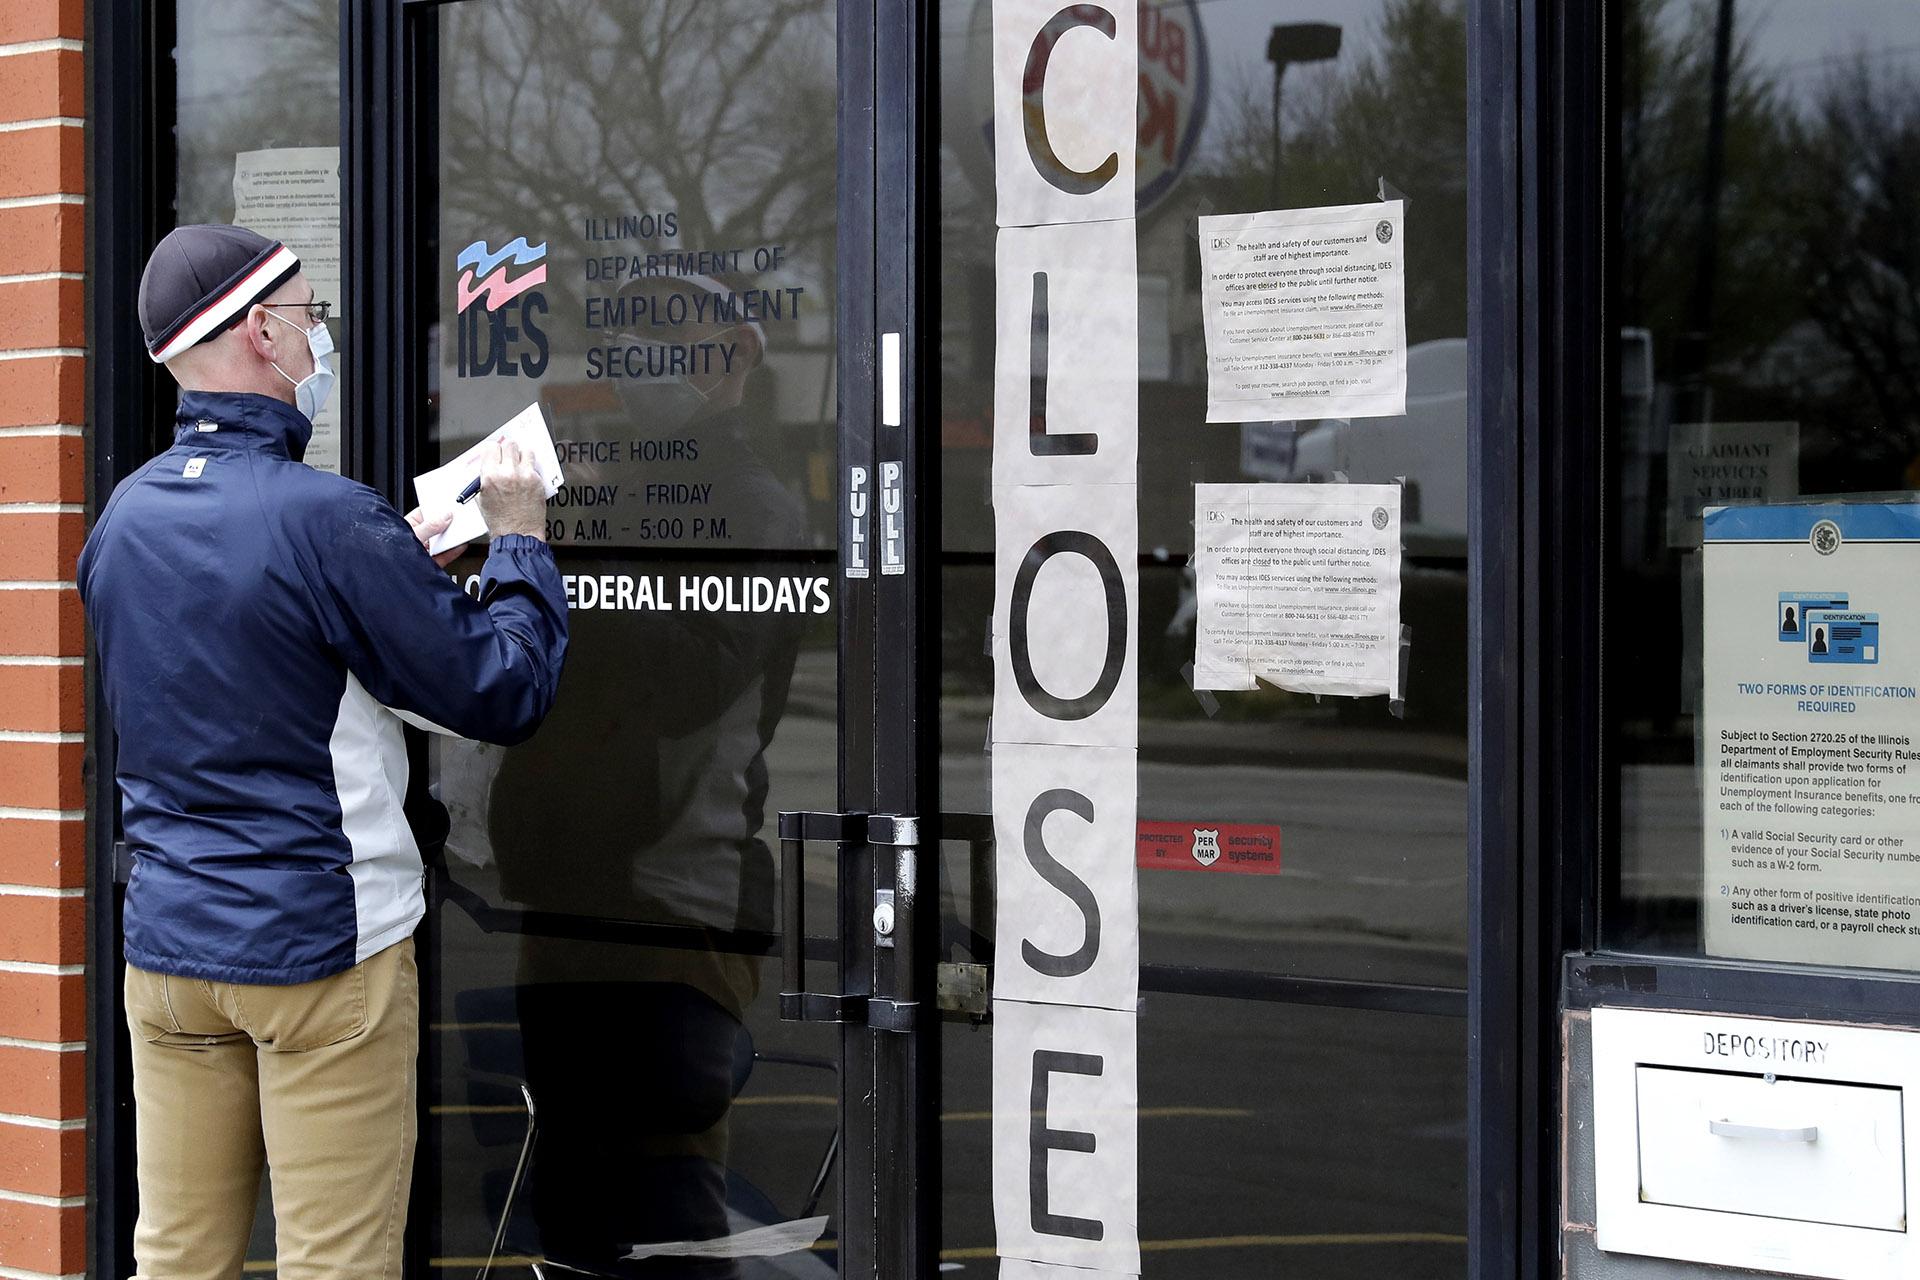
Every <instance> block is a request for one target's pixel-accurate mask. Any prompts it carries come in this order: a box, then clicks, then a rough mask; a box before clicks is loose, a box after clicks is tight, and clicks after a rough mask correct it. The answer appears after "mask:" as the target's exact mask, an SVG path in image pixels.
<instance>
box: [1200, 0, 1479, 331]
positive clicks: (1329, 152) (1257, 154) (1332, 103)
mask: <svg viewBox="0 0 1920 1280" xmlns="http://www.w3.org/2000/svg"><path fill="white" fill-rule="evenodd" d="M1359 34H1360V33H1358V32H1349V33H1348V38H1347V43H1346V49H1345V51H1343V52H1342V53H1341V55H1340V58H1339V59H1338V60H1337V61H1335V62H1332V63H1329V64H1327V65H1326V66H1325V67H1318V66H1314V67H1297V68H1294V69H1293V70H1291V71H1290V72H1289V73H1288V75H1287V81H1286V120H1285V122H1284V124H1283V126H1282V131H1283V134H1284V141H1285V147H1284V158H1283V160H1282V163H1281V175H1280V188H1281V191H1282V192H1283V193H1284V194H1283V196H1282V203H1283V204H1285V205H1286V206H1288V207H1292V208H1305V207H1310V206H1313V205H1323V204H1352V203H1356V202H1359V201H1364V200H1369V199H1371V198H1373V196H1374V194H1375V192H1376V191H1377V190H1378V185H1379V180H1380V179H1381V178H1383V177H1384V178H1385V179H1386V180H1387V181H1388V182H1389V183H1390V184H1392V185H1393V186H1395V187H1397V188H1398V189H1399V190H1401V191H1402V192H1404V193H1405V194H1406V196H1407V197H1408V199H1409V200H1410V201H1411V206H1410V208H1409V210H1408V212H1407V249H1406V252H1407V270H1406V276H1407V338H1408V340H1409V341H1410V342H1423V341H1425V340H1427V339H1430V338H1440V337H1458V336H1460V335H1461V334H1464V333H1465V332H1466V327H1467V23H1466V8H1465V5H1464V4H1463V3H1462V0H1388V3H1387V5H1386V8H1385V11H1384V13H1383V14H1382V16H1381V18H1380V25H1379V30H1378V32H1377V36H1376V38H1375V39H1374V40H1373V41H1372V42H1371V43H1372V48H1371V49H1369V50H1367V51H1365V52H1361V53H1358V54H1357V55H1356V53H1355V50H1356V48H1358V47H1360V46H1361V44H1362V42H1361V41H1360V40H1358V39H1356V37H1357V36H1358V35H1359ZM1271 77H1272V69H1271V67H1270V66H1269V65H1268V64H1266V63H1264V62H1261V63H1257V64H1253V70H1252V72H1251V73H1250V74H1249V75H1248V76H1247V78H1246V79H1244V80H1242V81H1241V82H1240V83H1239V84H1237V85H1233V86H1230V87H1227V88H1226V89H1225V91H1224V92H1223V95H1222V103H1221V110H1222V113H1223V116H1224V120H1223V125H1222V128H1221V130H1220V133H1219V134H1218V135H1217V140H1216V141H1215V143H1214V145H1213V148H1212V151H1211V154H1209V155H1206V156H1203V157H1202V159H1201V163H1202V164H1203V165H1204V166H1205V167H1206V168H1207V169H1208V170H1209V171H1211V173H1212V174H1213V175H1214V176H1215V178H1216V180H1217V181H1218V182H1220V183H1222V184H1224V189H1225V192H1226V203H1225V204H1224V206H1223V207H1224V208H1230V209H1262V208H1265V207H1266V205H1267V183H1268V178H1269V175H1270V170H1271V168H1272V142H1273V126H1272V119H1271V115H1270V112H1271V110H1272V104H1271V94H1272V92H1273V81H1272V78H1271Z"/></svg>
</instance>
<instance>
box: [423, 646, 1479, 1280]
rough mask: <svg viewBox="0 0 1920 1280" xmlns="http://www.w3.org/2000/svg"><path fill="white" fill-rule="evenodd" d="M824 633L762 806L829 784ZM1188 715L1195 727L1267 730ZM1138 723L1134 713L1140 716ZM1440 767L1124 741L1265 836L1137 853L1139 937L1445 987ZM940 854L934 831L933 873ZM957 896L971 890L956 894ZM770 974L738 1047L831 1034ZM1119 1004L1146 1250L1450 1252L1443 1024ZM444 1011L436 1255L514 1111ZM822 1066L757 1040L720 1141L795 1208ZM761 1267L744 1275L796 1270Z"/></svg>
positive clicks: (971, 1234) (794, 703) (1262, 962)
mask: <svg viewBox="0 0 1920 1280" xmlns="http://www.w3.org/2000/svg"><path fill="white" fill-rule="evenodd" d="M825 657H826V655H824V654H813V653H810V654H807V655H804V656H803V659H802V663H801V668H802V669H801V671H800V672H799V673H797V675H796V680H795V686H794V692H793V697H792V699H791V701H790V706H789V714H788V716H787V717H786V719H785V721H784V722H783V723H782V725H781V727H780V730H779V733H778V735H777V736H776V739H775V742H774V746H773V749H772V753H771V757H770V760H769V766H770V772H771V774H772V776H773V779H774V782H773V790H772V794H771V795H770V797H769V810H770V811H771V810H772V809H775V808H799V807H824V806H826V805H827V804H828V802H829V801H830V799H831V797H832V795H833V791H834V776H833V768H834V758H835V745H834V729H833V722H832V720H831V718H830V716H829V715H828V714H826V713H827V712H828V711H829V709H830V707H831V690H832V685H831V677H830V668H828V667H826V666H824V665H823V664H822V663H821V662H819V661H817V659H824V658H825ZM1208 728H1209V730H1210V731H1211V737H1212V739H1213V740H1214V741H1215V742H1219V741H1221V740H1222V739H1223V738H1224V739H1225V740H1227V741H1229V742H1231V740H1232V739H1233V737H1234V735H1236V734H1249V735H1250V734H1254V733H1260V734H1269V735H1270V734H1271V732H1272V730H1271V727H1270V726H1267V727H1263V726H1245V725H1225V724H1222V725H1212V726H1208ZM946 729H947V732H948V736H949V739H950V741H953V742H956V743H957V742H963V741H971V742H972V743H975V744H978V743H981V742H984V740H985V725H984V722H982V721H975V720H971V719H958V720H956V722H954V723H950V724H948V725H947V726H946ZM1153 731H1154V730H1153V726H1151V725H1147V726H1143V738H1144V737H1145V736H1151V734H1152V733H1153ZM1143 755H1144V753H1143ZM943 765H944V770H945V777H944V782H945V788H946V791H947V794H948V795H950V796H952V797H955V798H956V799H957V798H961V797H969V796H971V797H975V798H979V799H982V800H983V798H984V796H983V790H982V789H983V788H984V786H985V771H986V766H987V758H986V755H985V753H984V751H981V750H980V749H979V748H978V746H977V745H976V746H975V747H974V748H973V749H972V750H971V751H964V752H963V751H960V750H949V752H948V753H947V755H946V757H945V759H944V760H943ZM1350 765H1351V762H1349V766H1350ZM1443 772H1444V770H1442V769H1441V768H1440V767H1439V766H1436V767H1435V769H1434V770H1433V771H1431V772H1418V771H1409V770H1400V771H1394V772H1388V771H1376V770H1368V769H1364V768H1358V767H1340V768H1329V769H1309V768H1300V767H1297V766H1296V767H1281V766H1279V765H1274V764H1261V763H1246V764H1238V765H1223V764H1217V763H1210V764H1177V763H1172V762H1169V761H1165V760H1156V759H1151V758H1143V761H1142V764H1141V782H1142V787H1141V790H1142V797H1143V799H1142V813H1143V814H1149V813H1150V810H1149V806H1150V805H1159V806H1160V810H1161V811H1159V812H1152V813H1151V816H1166V817H1170V818H1171V817H1179V816H1183V815H1185V814H1192V815H1195V816H1202V815H1206V816H1213V817H1224V818H1227V819H1230V820H1237V821H1250V822H1273V823H1277V824H1279V825H1280V826H1281V827H1282V829H1283V842H1284V843H1283V867H1284V871H1283V874H1282V875H1280V876H1277V877H1240V876H1226V875H1211V874H1199V873H1180V872H1161V873H1153V874H1150V875H1148V876H1147V877H1146V878H1145V879H1144V881H1143V884H1142V911H1143V931H1144V941H1145V957H1144V958H1145V959H1146V960H1147V961H1148V962H1149V963H1160V964H1187V965H1205V966H1210V967H1216V968H1255V969H1264V970H1270V971H1279V972H1291V973H1304V974H1314V975H1320V976H1337V977H1347V978H1357V979H1378V980H1392V981H1412V982H1426V983H1434V984H1441V985H1459V984H1460V982H1461V981H1462V978H1463V969H1464V964H1463V959H1462V956H1463V953H1464V942H1463V937H1462V934H1463V930H1464V920H1465V908H1464V900H1465V886H1464V879H1465V877H1464V861H1465V859H1464V848H1465V835H1464V811H1465V790H1464V784H1463V782H1462V781H1461V780H1460V779H1458V778H1457V777H1446V776H1442V774H1443ZM1156 797H1162V798H1168V799H1165V800H1162V799H1156ZM1176 800H1177V802H1178V803H1179V804H1180V805H1182V806H1185V807H1184V808H1182V809H1181V811H1180V812H1179V813H1175V812H1173V811H1171V810H1169V809H1167V808H1166V805H1167V804H1169V803H1172V802H1173V801H1176ZM959 857H960V853H959V850H958V848H956V847H953V846H949V848H948V850H947V851H946V860H947V868H948V875H949V876H950V878H952V879H953V881H954V882H955V884H956V885H959V884H960V880H961V878H960V876H959V865H958V859H959ZM476 875H478V876H479V879H477V880H474V881H473V882H474V883H476V884H483V883H484V873H475V872H473V871H472V870H471V869H463V877H464V878H472V877H475V876H476ZM813 878H815V879H817V880H818V881H819V883H818V884H816V885H815V889H816V891H817V893H819V894H821V895H824V894H825V893H826V892H827V885H826V883H825V880H826V866H825V862H824V859H816V860H815V863H814V866H813ZM816 900H818V899H816ZM958 907H959V909H960V910H961V911H962V912H963V913H968V914H970V911H971V908H970V904H968V903H967V902H966V901H965V897H964V894H962V895H961V901H960V902H959V904H958ZM440 924H441V929H442V935H441V938H442V941H441V948H442V951H441V956H442V965H441V972H442V974H443V975H444V976H443V983H444V984H445V985H444V998H445V999H447V1000H448V1001H449V1005H448V1007H451V1001H452V999H453V998H454V996H455V995H456V994H457V993H458V992H460V991H469V990H475V989H479V988H483V987H487V986H505V985H508V984H511V982H512V981H513V974H514V943H513V940H512V939H510V938H507V937H503V936H498V935H494V936H488V935H484V934H482V933H480V932H479V931H478V930H477V929H475V928H474V927H473V926H472V925H471V924H470V923H469V922H468V921H466V920H465V919H464V918H462V917H461V916H460V915H459V914H458V913H457V912H446V913H443V916H442V919H441V922H440ZM772 996H773V993H772V990H771V984H769V986H768V988H767V989H765V990H763V991H762V993H761V995H760V997H759V999H758V1000H757V1001H756V1002H755V1004H754V1006H753V1007H752V1009H751V1010H750V1012H749V1016H748V1030H749V1032H750V1034H751V1035H752V1037H753V1042H754V1047H755V1048H756V1049H757V1050H758V1051H759V1052H760V1053H761V1054H762V1055H764V1056H767V1057H771V1058H815V1059H818V1058H821V1057H823V1056H824V1057H830V1056H831V1054H832V1052H833V1045H834V1041H835V1035H834V1033H833V1032H832V1031H830V1030H829V1029H826V1028H821V1027H811V1026H795V1025H792V1024H785V1023H781V1022H780V1021H778V1018H777V1013H776V1009H775V1006H774V1002H773V998H772ZM1139 1025H1140V1055H1141V1057H1140V1063H1141V1065H1140V1079H1141V1088H1140V1106H1141V1116H1140V1132H1141V1174H1140V1177H1141V1205H1142V1221H1141V1235H1142V1239H1143V1241H1144V1242H1145V1245H1144V1247H1145V1249H1146V1250H1147V1252H1148V1259H1149V1261H1148V1264H1147V1265H1148V1268H1149V1271H1150V1273H1151V1274H1153V1275H1156V1276H1169V1277H1172V1276H1194V1277H1199V1276H1207V1277H1241V1276H1245V1277H1249V1278H1251V1277H1256V1276H1258V1277H1266V1276H1270V1275H1272V1274H1275V1273H1276V1272H1277V1271H1279V1270H1281V1269H1297V1270H1299V1271H1300V1272H1301V1273H1302V1274H1311V1275H1314V1276H1316V1277H1320V1276H1330V1277H1338V1276H1355V1277H1359V1276H1369V1277H1371V1276H1377V1275H1382V1274H1393V1275H1405V1276H1436V1277H1439V1276H1451V1275H1457V1274H1459V1272H1460V1270H1461V1268H1462V1267H1463V1266H1464V1243H1463V1236H1464V1209H1465V1200H1464V1177H1465V1152H1464V1141H1465V1052H1464V1031H1465V1028H1464V1024H1462V1023H1460V1022H1459V1021H1457V1020H1454V1019H1448V1018H1440V1017H1425V1016H1414V1015H1393V1014H1382V1013H1372V1012H1364V1011H1350V1010H1338V1009H1310V1008H1302V1007H1296V1006H1287V1005H1279V1004H1263V1003H1252V1002H1240V1001H1230V1000H1222V999H1205V998H1197V997H1176V996H1168V995H1156V994H1153V993H1148V994H1147V995H1146V997H1145V999H1144V1002H1143V1008H1142V1017H1141V1021H1140V1024H1139ZM944 1030H945V1032H946V1037H945V1049H944V1054H945V1059H946V1062H947V1070H946V1071H945V1073H944V1080H943V1088H944V1093H945V1096H944V1097H943V1098H942V1101H941V1111H942V1114H943V1116H944V1119H943V1121H942V1124H941V1141H942V1143H943V1145H944V1151H943V1160H942V1165H943V1168H944V1169H945V1170H946V1177H945V1182H946V1185H945V1189H944V1205H945V1215H946V1217H945V1222H944V1224H943V1230H942V1235H941V1242H942V1247H943V1250H944V1251H945V1255H946V1264H947V1266H948V1267H949V1268H950V1269H952V1273H954V1274H960V1275H963V1276H964V1275H966V1274H969V1273H971V1274H978V1275H982V1276H989V1275H991V1274H993V1263H992V1261H991V1250H992V1244H993V1238H994V1237H993V1229H992V1212H991V1202H990V1198H989V1191H990V1166H989V1156H990V1145H989V1125H988V1119H987V1117H988V1114H989V1112H988V1108H989V1106H990V1100H989V1098H988V1096H987V1086H988V1083H989V1080H990V1071H989V1065H988V1064H989V1053H990V1047H991V1040H990V1034H991V1032H990V1031H989V1030H975V1029H972V1028H969V1027H966V1026H965V1025H960V1024H948V1025H947V1026H946V1027H945V1028H944ZM466 1034H467V1029H466V1028H463V1027H462V1026H461V1025H459V1024H458V1023H457V1022H450V1021H443V1022H442V1023H441V1025H440V1026H439V1027H438V1028H436V1031H435V1035H436V1037H437V1042H438V1045H439V1048H440V1049H441V1051H442V1054H443V1057H442V1072H441V1075H440V1078H439V1083H438V1090H439V1098H440V1102H439V1103H438V1104H437V1109H436V1112H435V1114H433V1115H432V1116H431V1117H429V1118H428V1123H427V1126H426V1128H425V1130H424V1131H423V1140H424V1141H426V1142H430V1143H431V1142H437V1143H439V1144H440V1147H441V1156H442V1159H441V1170H442V1173H441V1178H442V1183H441V1187H440V1203H439V1206H438V1208H437V1211H436V1210H433V1209H430V1208H429V1207H428V1206H427V1205H423V1206H422V1209H423V1212H427V1213H431V1214H433V1216H435V1217H437V1218H438V1221H439V1228H438V1231H439V1237H440V1238H439V1240H438V1241H437V1242H436V1245H435V1249H434V1252H435V1254H436V1255H437V1256H438V1257H440V1258H442V1259H443V1260H445V1261H446V1262H448V1263H449V1264H450V1263H452V1262H454V1261H456V1260H457V1261H459V1262H461V1263H467V1262H470V1261H475V1260H477V1255H483V1254H484V1252H485V1246H486V1243H487V1241H488V1240H489V1239H490V1237H491V1229H492V1221H493V1213H494V1211H495V1210H497V1207H498V1204H499V1199H500V1188H501V1187H502V1185H503V1180H504V1178H505V1177H506V1175H507V1174H508V1172H509V1171H510V1169H511V1165H512V1160H513V1156H514V1154H515V1152H516V1150H517V1148H516V1146H515V1145H514V1141H512V1139H514V1138H516V1137H517V1133H518V1129H517V1128H516V1127H515V1126H516V1125H517V1123H518V1121H517V1119H515V1118H513V1117H507V1119H508V1121H509V1123H507V1124H506V1125H504V1126H498V1125H497V1124H496V1127H495V1128H493V1129H491V1130H489V1129H488V1128H487V1127H486V1126H485V1125H477V1124H476V1123H475V1117H474V1116H473V1115H472V1114H471V1113H470V1111H469V1109H468V1108H469V1106H470V1104H469V1103H468V1102H467V1101H466V1099H468V1098H469V1097H470V1094H471V1090H470V1086H469V1082H468V1079H467V1076H468V1074H469V1072H470V1066H471V1064H470V1062H469V1060H468V1057H467V1055H466V1053H465V1050H464V1048H463V1036H465V1035H466ZM664 1048H665V1047H664V1046H663V1049H664ZM836 1087H837V1081H836V1079H835V1078H834V1077H833V1076H831V1075H830V1074H828V1073H825V1072H823V1071H820V1070H818V1069H811V1068H808V1067H805V1066H797V1065H788V1064H785V1063H779V1062H764V1063H761V1064H759V1065H757V1066H756V1067H755V1069H754V1071H753V1073H752V1074H751V1076H750V1077H749V1078H748V1079H747V1081H746V1083H745V1085H744V1087H743V1088H742V1090H741V1092H740V1094H739V1096H738V1098H737V1099H736V1100H735V1103H734V1106H733V1112H732V1116H731V1120H730V1126H731V1151H730V1155H729V1165H730V1167H731V1168H732V1169H733V1171H734V1172H735V1174H736V1175H737V1176H738V1178H739V1179H740V1180H741V1181H742V1182H743V1183H744V1184H746V1185H749V1186H751V1187H753V1188H754V1189H756V1190H757V1191H759V1192H761V1193H763V1194H764V1196H765V1198H766V1201H767V1202H768V1203H770V1204H771V1205H773V1206H774V1207H776V1208H777V1209H779V1210H780V1211H781V1212H782V1213H786V1214H792V1213H795V1212H797V1211H798V1207H799V1205H800V1203H801V1202H802V1201H803V1200H804V1196H805V1192H806V1190H807V1189H808V1187H809V1185H810V1183H811V1180H812V1177H813V1175H814V1173H815V1172H816V1170H817V1168H818V1163H819V1160H820V1158H821V1155H822V1153H823V1152H824V1151H825V1149H826V1146H827V1144H828V1143H830V1142H831V1140H832V1138H833V1134H834V1130H835V1125H836V1114H835V1109H834V1103H833V1098H834V1092H835V1089H836ZM483 1138H486V1139H490V1140H489V1141H484V1142H483V1140H482V1139H483ZM609 1158H616V1157H614V1156H613V1154H612V1153H610V1156H609ZM835 1194H837V1191H835V1192H830V1193H829V1197H828V1201H829V1203H831V1202H832V1198H833V1196H834V1195H835ZM799 1261H800V1260H799V1259H793V1260H790V1262H799ZM806 1261H808V1262H812V1261H817V1259H807V1260H806ZM772 1265H773V1264H754V1265H753V1267H750V1268H749V1269H748V1270H747V1271H746V1272H745V1273H744V1274H746V1275H748V1276H752V1275H756V1274H759V1275H787V1274H800V1275H804V1274H808V1272H807V1271H805V1270H800V1271H793V1270H791V1269H790V1268H789V1267H788V1266H786V1265H783V1266H781V1268H780V1269H779V1270H773V1269H771V1268H772ZM508 1274H512V1273H508ZM517 1274H520V1275H526V1274H529V1273H528V1272H527V1271H526V1270H524V1269H521V1270H519V1271H518V1272H517Z"/></svg>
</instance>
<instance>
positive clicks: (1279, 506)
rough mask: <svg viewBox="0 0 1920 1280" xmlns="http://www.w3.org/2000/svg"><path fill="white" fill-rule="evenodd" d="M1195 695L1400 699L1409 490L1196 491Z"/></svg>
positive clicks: (1289, 487) (1207, 487)
mask: <svg viewBox="0 0 1920 1280" xmlns="http://www.w3.org/2000/svg"><path fill="white" fill-rule="evenodd" d="M1193 572H1194V597H1195V611H1196V612H1195V619H1194V650H1193V687H1194V688H1195V689H1252V688H1255V687H1257V685H1258V682H1259V681H1262V680H1264V681H1266V682H1267V683H1268V684H1271V685H1274V686H1277V687H1278V688H1281V689H1291V690H1294V691H1295V692H1298V693H1324V694H1341V695H1346V696H1349V697H1364V696H1366V695H1368V694H1382V693H1384V694H1386V695H1387V696H1388V697H1393V698H1397V697H1399V696H1400V486H1399V485H1397V484H1198V485H1195V486H1194V487H1193Z"/></svg>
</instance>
